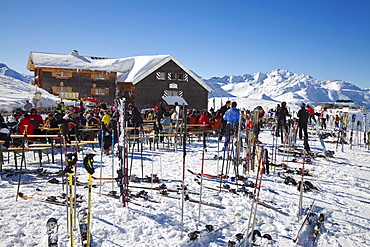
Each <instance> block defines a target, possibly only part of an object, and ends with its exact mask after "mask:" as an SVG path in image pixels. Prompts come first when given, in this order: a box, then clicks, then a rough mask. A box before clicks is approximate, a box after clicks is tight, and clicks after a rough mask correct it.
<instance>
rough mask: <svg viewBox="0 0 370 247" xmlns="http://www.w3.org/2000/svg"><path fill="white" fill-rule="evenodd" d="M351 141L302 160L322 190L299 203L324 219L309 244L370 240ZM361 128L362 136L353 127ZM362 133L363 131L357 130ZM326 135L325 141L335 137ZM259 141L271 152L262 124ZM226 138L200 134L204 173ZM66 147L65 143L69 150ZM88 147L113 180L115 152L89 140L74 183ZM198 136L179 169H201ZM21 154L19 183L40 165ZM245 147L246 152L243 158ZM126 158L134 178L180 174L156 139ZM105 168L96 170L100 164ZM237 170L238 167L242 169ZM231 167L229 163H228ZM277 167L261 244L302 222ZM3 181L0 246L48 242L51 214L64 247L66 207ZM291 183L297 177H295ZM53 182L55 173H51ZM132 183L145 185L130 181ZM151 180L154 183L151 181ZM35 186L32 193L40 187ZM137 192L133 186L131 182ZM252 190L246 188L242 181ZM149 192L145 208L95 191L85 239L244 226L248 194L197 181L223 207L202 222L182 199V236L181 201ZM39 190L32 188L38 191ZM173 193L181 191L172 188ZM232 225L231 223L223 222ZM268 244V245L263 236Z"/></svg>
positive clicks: (153, 242) (278, 241)
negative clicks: (152, 146)
mask: <svg viewBox="0 0 370 247" xmlns="http://www.w3.org/2000/svg"><path fill="white" fill-rule="evenodd" d="M310 133H311V135H310V138H309V143H310V145H311V149H312V150H313V151H321V150H322V148H321V145H320V144H319V141H318V139H317V136H315V135H314V133H315V131H314V130H313V129H311V130H310ZM354 134H355V135H354V140H355V145H354V146H353V147H352V149H350V145H348V144H347V145H345V146H344V151H343V152H342V151H341V146H339V147H338V148H337V145H336V144H335V143H326V147H327V149H328V150H333V151H335V155H334V157H333V158H328V159H325V158H315V159H313V160H312V161H313V163H312V164H305V168H307V169H310V173H312V174H315V175H318V176H315V177H310V176H306V177H305V179H307V180H309V181H311V182H313V183H314V184H316V185H318V186H319V187H320V188H321V189H322V191H323V192H318V191H315V190H312V191H308V192H305V193H304V195H303V196H304V198H303V208H307V207H308V206H309V205H310V204H311V203H312V201H313V200H314V199H316V201H315V203H314V206H313V212H315V213H317V214H318V213H321V212H324V213H325V215H326V216H327V219H326V221H325V222H324V224H323V227H322V229H321V231H320V234H319V237H318V239H317V240H316V243H315V244H316V246H325V247H326V246H333V247H335V246H343V247H344V246H345V247H347V246H364V247H365V246H370V226H369V225H370V185H369V184H370V181H369V180H370V168H369V162H370V158H369V150H368V149H366V148H365V147H364V145H363V141H362V145H359V144H358V143H359V142H360V140H362V137H361V138H360V137H357V133H356V132H355V133H354ZM359 134H360V133H359ZM362 135H363V134H362ZM334 139H335V138H332V137H329V139H327V140H334ZM260 140H261V141H262V143H263V144H262V146H263V147H265V148H267V149H268V151H269V153H270V156H271V150H272V143H273V137H272V135H271V131H270V130H269V129H268V128H265V129H263V130H262V132H261V135H260ZM297 145H298V147H300V148H302V146H303V143H302V141H301V140H298V141H297ZM222 147H223V143H220V145H218V142H217V138H216V137H210V138H208V139H207V149H206V152H205V155H204V157H205V159H204V173H205V174H217V173H219V172H220V169H221V167H222V164H223V161H222V160H216V159H214V156H223V155H224V153H223V151H222ZM72 151H73V150H72V149H70V150H69V152H72ZM90 151H95V153H96V154H97V155H96V156H95V162H94V167H95V168H96V171H95V174H94V176H97V177H99V176H100V171H102V174H103V177H111V176H112V171H114V176H116V172H115V170H116V169H118V166H119V160H118V157H117V156H116V155H115V156H114V157H113V158H112V156H106V155H104V156H103V157H101V156H100V151H99V149H98V148H96V147H95V150H92V147H91V146H90V147H86V146H85V148H84V152H83V153H82V152H80V153H79V161H78V163H77V165H78V168H77V174H78V179H79V181H81V182H86V181H87V173H86V171H85V169H84V168H83V158H84V155H86V153H88V152H90ZM202 151H203V147H202V141H201V140H198V138H196V137H194V138H192V140H191V142H190V143H188V145H187V152H186V157H185V167H186V169H191V170H193V171H196V172H200V171H201V166H202ZM26 155H27V170H26V171H27V173H26V174H23V175H22V180H27V181H38V180H41V178H36V177H35V176H34V175H32V172H33V171H35V170H36V169H37V168H38V166H39V164H38V160H37V158H36V159H35V158H34V156H33V154H32V153H30V152H27V153H26ZM244 155H245V154H244V153H243V156H244ZM55 157H56V161H55V164H52V163H48V162H47V159H46V157H45V156H44V157H43V168H44V169H47V171H50V172H53V171H58V170H59V169H60V167H61V163H60V155H59V151H57V154H56V156H55ZM293 158H296V159H297V160H298V163H294V162H285V163H287V164H288V165H289V166H290V167H296V168H298V167H302V163H301V161H302V159H301V158H300V157H292V156H291V155H287V154H283V153H277V160H276V161H274V160H272V162H273V163H277V164H280V163H282V162H281V161H282V160H292V159H293ZM128 162H129V164H130V165H131V164H132V174H137V175H138V176H139V177H141V174H142V170H141V169H142V167H143V174H144V176H145V175H150V174H152V173H155V174H158V176H159V177H160V178H164V179H172V180H175V179H176V180H178V179H181V178H182V171H183V150H182V147H179V149H178V151H177V152H174V150H173V144H171V145H170V146H169V147H168V146H167V144H162V143H161V144H160V145H159V149H156V150H155V151H153V150H150V149H149V145H148V144H145V145H144V150H143V152H142V154H141V153H140V152H139V151H138V150H137V145H136V147H135V150H134V152H133V153H132V150H130V154H129V161H128ZM100 167H102V170H101V169H100ZM3 168H5V169H13V168H14V159H13V157H12V155H11V156H10V160H9V162H8V159H7V154H5V163H4V166H3ZM239 168H240V171H241V170H242V168H241V166H240V167H239ZM230 171H232V169H231V170H230ZM277 172H279V170H274V168H272V170H271V171H270V174H264V175H263V182H262V186H263V187H262V189H261V194H260V198H261V200H262V201H265V202H268V203H269V204H271V205H274V206H275V207H279V208H281V210H279V211H276V210H274V209H270V208H266V207H263V206H260V205H259V206H258V208H257V210H258V212H257V217H256V218H257V219H256V222H255V229H257V230H259V231H260V232H261V233H262V234H270V235H271V237H272V239H273V240H274V243H273V244H272V245H268V246H280V247H282V246H284V247H285V246H296V244H295V243H293V241H292V239H293V238H295V236H296V233H297V231H298V229H299V227H300V225H301V222H302V219H303V218H301V219H300V221H298V220H297V219H298V218H297V213H298V204H299V191H298V190H297V187H296V186H293V185H286V184H284V180H283V179H281V178H280V177H279V176H278V175H277ZM5 175H6V174H4V175H3V180H2V182H1V184H0V190H1V193H0V231H1V235H0V243H1V244H0V246H7V247H8V246H9V247H10V246H12V247H13V246H22V247H23V246H45V243H44V242H45V239H43V236H44V234H45V231H46V229H45V223H46V221H47V220H48V219H49V218H50V217H55V218H56V219H58V222H59V246H70V243H69V232H68V230H67V213H66V207H65V206H58V205H52V204H47V203H44V202H40V201H38V200H35V199H29V200H23V199H20V198H18V201H16V192H17V186H15V185H11V184H9V183H8V181H9V180H10V179H18V176H9V177H7V176H5ZM246 175H247V176H248V177H249V179H250V180H251V181H253V182H255V176H256V172H252V171H251V172H250V173H248V174H246ZM293 176H294V178H295V179H296V180H299V178H300V176H298V175H293ZM194 178H195V176H194V175H192V174H190V173H189V172H186V173H185V181H186V184H187V185H188V189H189V190H190V191H192V192H199V190H200V186H199V185H198V184H197V183H196V182H195V181H194ZM58 179H60V178H58ZM94 184H96V185H98V188H93V191H94V192H98V191H99V185H100V182H99V181H97V180H94ZM166 184H167V187H168V188H169V189H176V188H177V187H178V186H179V185H180V183H177V182H168V183H166ZM130 185H137V186H151V185H150V184H148V183H142V184H140V183H130ZM157 185H158V184H153V186H154V187H155V186H157ZM204 185H206V186H210V187H218V186H219V185H218V183H215V182H210V181H204ZM37 189H38V190H37ZM112 189H113V190H117V189H118V188H117V185H116V184H115V183H107V182H104V183H103V184H102V188H101V190H102V191H103V192H108V191H111V190H112ZM131 190H132V191H139V190H140V189H134V188H132V189H131ZM249 190H250V191H253V189H252V188H249ZM147 191H148V194H149V196H150V197H152V199H155V200H157V201H159V202H160V203H153V202H146V201H140V199H135V201H140V203H141V204H143V205H147V206H149V207H148V208H146V207H142V206H137V205H134V204H130V203H129V204H128V207H126V208H123V207H122V206H121V203H120V201H119V200H117V199H113V198H109V197H106V196H101V195H98V194H96V193H93V194H92V246H107V247H108V246H109V247H110V246H226V245H227V242H228V241H229V239H230V238H231V237H233V236H234V235H235V234H237V233H239V232H241V231H242V229H243V228H244V227H245V226H246V225H247V223H248V219H249V214H250V209H251V204H252V200H251V199H249V198H247V197H244V196H238V195H235V194H231V193H226V192H221V193H218V192H217V191H213V190H209V189H207V188H203V195H202V201H204V202H212V203H217V204H222V206H223V208H214V207H209V206H205V205H202V206H201V208H200V225H198V219H199V218H198V217H199V204H195V203H191V202H186V203H185V208H184V218H183V219H184V222H183V235H184V238H183V239H181V233H182V227H181V226H182V224H181V200H176V199H171V198H166V197H162V196H160V195H159V194H158V193H157V191H154V190H153V191H151V190H147ZM20 192H22V193H24V194H25V195H27V196H33V197H34V198H39V199H44V198H45V196H43V195H40V194H44V195H55V196H58V195H60V194H61V193H63V192H65V191H64V190H63V189H62V185H61V184H51V183H42V182H41V183H33V184H27V185H21V187H20ZM36 193H38V194H36ZM77 193H78V194H81V195H84V199H85V202H83V203H82V205H81V208H82V207H86V205H87V203H86V201H87V189H86V188H84V187H83V186H77ZM170 195H172V196H175V197H180V195H177V194H176V193H171V194H170ZM190 198H191V199H195V200H199V195H194V194H190ZM208 224H210V225H213V226H214V227H215V228H217V227H218V226H223V225H227V226H226V227H225V228H223V229H222V230H220V231H218V232H215V233H214V234H212V235H210V236H207V237H204V238H202V239H201V240H200V241H195V242H191V243H187V241H186V240H187V234H188V233H189V232H192V231H195V230H197V229H203V228H204V226H205V225H208ZM228 224H229V225H228ZM312 229H313V225H311V226H306V227H305V228H304V229H303V232H302V234H301V238H300V239H299V241H298V245H300V246H311V245H312V241H311V240H310V239H309V238H308V236H309V235H310V233H311V231H312ZM75 233H76V246H79V245H80V244H79V238H78V231H76V232H75ZM262 244H266V243H262Z"/></svg>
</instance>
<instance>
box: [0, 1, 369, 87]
mask: <svg viewBox="0 0 370 247" xmlns="http://www.w3.org/2000/svg"><path fill="white" fill-rule="evenodd" d="M0 23H1V27H0V34H1V36H0V37H1V38H0V47H1V52H0V62H3V63H5V64H7V65H8V66H9V67H11V68H13V69H15V70H17V71H19V72H22V73H27V74H31V73H30V72H29V71H27V70H26V64H27V58H28V55H29V52H30V51H39V52H51V53H62V54H66V53H69V52H70V51H71V50H74V49H76V50H78V51H79V53H80V55H87V56H88V55H90V56H103V57H113V58H122V57H129V56H138V55H155V54H172V55H173V56H175V57H176V58H177V59H178V60H180V61H181V62H182V63H183V64H184V65H185V66H186V67H188V68H189V69H191V70H193V71H194V72H195V73H197V74H198V75H199V76H201V77H203V78H205V79H208V78H210V77H212V76H223V75H242V74H245V73H256V72H270V71H272V70H274V69H278V68H279V69H285V70H289V71H291V72H294V73H304V74H307V75H311V76H312V77H314V78H316V79H321V80H326V79H341V80H345V81H348V82H350V83H353V84H355V85H357V86H359V87H361V88H365V87H370V79H369V78H370V76H369V75H368V73H369V72H370V0H355V1H349V0H336V1H334V0H331V1H328V0H321V1H317V0H307V1H291V0H286V1H278V0H230V1H218V0H213V1H208V0H198V1H193V0H187V1H177V0H172V1H169V0H168V1H167V0H157V1H150V0H143V1H140V0H136V1H125V0H105V1H97V0H89V1H85V0H74V1H71V0H64V1H58V0H54V1H50V0H48V1H43V0H34V1H29V0H14V1H2V3H1V9H0Z"/></svg>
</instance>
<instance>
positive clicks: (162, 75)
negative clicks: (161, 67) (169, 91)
mask: <svg viewBox="0 0 370 247" xmlns="http://www.w3.org/2000/svg"><path fill="white" fill-rule="evenodd" d="M156 78H157V80H166V72H157V73H156Z"/></svg>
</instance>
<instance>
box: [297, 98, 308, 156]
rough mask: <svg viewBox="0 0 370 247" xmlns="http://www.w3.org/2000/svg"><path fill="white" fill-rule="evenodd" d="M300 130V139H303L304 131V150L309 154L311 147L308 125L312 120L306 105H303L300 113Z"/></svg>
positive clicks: (298, 114)
mask: <svg viewBox="0 0 370 247" xmlns="http://www.w3.org/2000/svg"><path fill="white" fill-rule="evenodd" d="M297 116H298V128H299V132H298V135H299V139H302V131H303V134H304V149H305V150H306V151H307V152H309V151H310V147H309V145H308V133H307V124H308V119H309V118H310V113H309V112H308V111H307V110H306V104H305V103H302V105H301V109H299V111H298V113H297Z"/></svg>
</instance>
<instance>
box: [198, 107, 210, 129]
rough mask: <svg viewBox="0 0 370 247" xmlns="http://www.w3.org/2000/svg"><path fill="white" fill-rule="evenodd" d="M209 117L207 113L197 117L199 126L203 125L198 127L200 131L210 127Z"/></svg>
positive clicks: (204, 112)
mask: <svg viewBox="0 0 370 247" xmlns="http://www.w3.org/2000/svg"><path fill="white" fill-rule="evenodd" d="M210 118H211V115H210V113H209V112H208V111H203V113H202V115H200V117H199V121H198V122H199V124H203V125H204V126H202V127H200V128H202V129H209V128H210V127H211V123H210Z"/></svg>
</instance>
